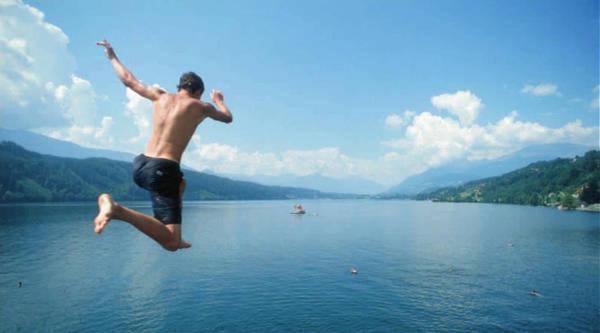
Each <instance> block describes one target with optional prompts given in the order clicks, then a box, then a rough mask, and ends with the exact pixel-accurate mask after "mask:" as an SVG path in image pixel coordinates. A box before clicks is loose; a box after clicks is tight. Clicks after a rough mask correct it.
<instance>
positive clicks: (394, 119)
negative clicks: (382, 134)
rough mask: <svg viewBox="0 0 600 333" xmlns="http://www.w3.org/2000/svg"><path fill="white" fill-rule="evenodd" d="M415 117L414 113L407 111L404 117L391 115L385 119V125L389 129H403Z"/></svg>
mask: <svg viewBox="0 0 600 333" xmlns="http://www.w3.org/2000/svg"><path fill="white" fill-rule="evenodd" d="M414 115H415V113H414V112H413V111H410V110H406V111H404V113H403V114H402V116H400V115H398V114H396V113H390V114H389V115H387V116H386V117H385V125H386V126H388V127H401V126H404V125H406V124H407V123H408V122H409V121H410V119H411V118H412V117H413V116H414Z"/></svg>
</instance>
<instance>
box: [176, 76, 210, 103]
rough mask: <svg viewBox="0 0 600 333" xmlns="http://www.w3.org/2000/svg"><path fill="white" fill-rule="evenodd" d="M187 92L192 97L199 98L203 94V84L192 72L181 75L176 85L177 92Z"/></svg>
mask: <svg viewBox="0 0 600 333" xmlns="http://www.w3.org/2000/svg"><path fill="white" fill-rule="evenodd" d="M182 89H183V90H185V91H187V92H188V93H189V94H190V95H191V96H192V97H195V98H200V96H202V93H203V92H204V82H202V79H201V78H200V77H199V76H198V75H197V74H196V73H194V72H187V73H183V74H182V75H181V77H180V78H179V84H178V85H177V91H181V90H182Z"/></svg>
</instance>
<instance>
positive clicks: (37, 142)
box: [0, 128, 135, 162]
mask: <svg viewBox="0 0 600 333" xmlns="http://www.w3.org/2000/svg"><path fill="white" fill-rule="evenodd" d="M0 141H12V142H14V143H16V144H18V145H20V146H21V147H23V148H25V149H27V150H30V151H33V152H36V153H40V154H48V155H54V156H60V157H72V158H88V157H104V158H109V159H112V160H117V161H127V162H131V161H132V160H133V158H134V157H135V156H134V155H133V154H129V153H124V152H120V151H114V150H108V149H93V148H85V147H82V146H79V145H77V144H74V143H71V142H67V141H62V140H57V139H53V138H51V137H48V136H45V135H41V134H37V133H33V132H30V131H23V130H9V129H3V128H0Z"/></svg>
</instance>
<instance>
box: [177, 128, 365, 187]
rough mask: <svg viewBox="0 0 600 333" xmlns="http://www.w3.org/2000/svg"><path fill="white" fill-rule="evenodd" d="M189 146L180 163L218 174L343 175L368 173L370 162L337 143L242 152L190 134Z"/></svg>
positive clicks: (335, 176) (333, 176)
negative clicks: (351, 154) (278, 150)
mask: <svg viewBox="0 0 600 333" xmlns="http://www.w3.org/2000/svg"><path fill="white" fill-rule="evenodd" d="M192 143H193V148H191V149H189V151H188V152H187V153H186V154H185V155H184V160H183V163H184V164H186V165H190V166H192V167H194V168H196V169H199V170H204V169H210V170H213V171H216V172H218V173H221V174H236V175H257V174H261V175H272V176H274V175H282V174H293V175H298V176H306V175H310V174H315V173H316V174H321V175H323V176H327V177H332V178H343V177H347V176H353V175H354V176H357V175H360V176H362V175H364V174H369V172H371V170H373V167H374V162H373V161H368V160H360V159H355V158H351V157H349V156H347V155H345V154H343V153H342V152H341V151H340V150H339V148H337V147H323V148H320V149H314V150H286V151H283V152H281V153H272V152H259V151H254V152H245V151H242V150H240V149H239V148H238V147H235V146H231V145H227V144H222V143H206V144H202V143H200V139H199V137H197V136H194V138H193V139H192Z"/></svg>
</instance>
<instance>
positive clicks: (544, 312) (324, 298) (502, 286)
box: [0, 200, 600, 332]
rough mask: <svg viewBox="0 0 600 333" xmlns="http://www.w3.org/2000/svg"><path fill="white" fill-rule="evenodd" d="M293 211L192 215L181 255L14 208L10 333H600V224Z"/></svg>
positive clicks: (8, 209)
mask: <svg viewBox="0 0 600 333" xmlns="http://www.w3.org/2000/svg"><path fill="white" fill-rule="evenodd" d="M294 203H295V202H293V201H238V202H186V203H185V204H184V207H185V208H184V211H183V215H184V222H183V234H184V238H185V239H186V240H188V241H190V242H191V243H192V244H193V246H192V248H191V249H188V250H182V251H178V252H175V253H171V252H167V251H164V250H163V249H162V248H161V247H160V246H158V245H157V244H155V243H154V242H153V241H152V240H150V239H149V238H147V237H146V236H144V235H143V234H141V233H139V232H138V231H137V230H136V229H134V228H133V227H131V226H130V225H127V224H125V223H122V222H118V221H113V222H111V224H110V225H109V226H108V227H107V229H106V230H105V231H104V233H103V234H102V235H100V236H98V235H96V234H94V232H93V226H92V219H93V217H94V216H95V214H96V211H97V209H96V206H95V204H26V205H3V206H0V331H3V332H4V331H6V332H32V331H42V332H50V331H57V332H125V331H134V332H142V331H143V332H183V331H189V332H413V331H479V332H484V331H485V332H490V331H539V332H544V331H561V332H570V331H573V332H588V331H600V306H599V303H600V301H599V298H600V290H599V289H600V220H599V216H600V215H598V214H594V213H586V212H561V211H558V210H555V209H550V208H542V207H523V206H512V205H487V204H456V203H431V202H415V201H377V200H314V201H313V200H303V201H301V203H302V204H303V206H304V207H305V208H306V210H307V213H308V214H307V215H305V216H296V215H291V214H289V212H290V211H291V209H292V205H293V204H294ZM127 204H128V205H129V206H130V207H132V208H135V209H138V210H141V211H142V212H145V213H149V212H150V206H149V203H144V202H141V203H140V202H137V203H127ZM352 267H355V268H356V269H357V270H358V274H356V275H354V274H351V272H350V269H351V268H352ZM19 283H21V285H19ZM533 289H535V290H536V291H537V292H538V293H539V294H538V296H532V295H530V292H531V291H532V290H533Z"/></svg>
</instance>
